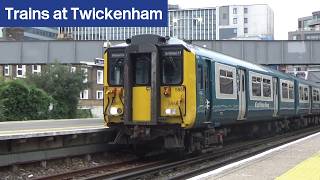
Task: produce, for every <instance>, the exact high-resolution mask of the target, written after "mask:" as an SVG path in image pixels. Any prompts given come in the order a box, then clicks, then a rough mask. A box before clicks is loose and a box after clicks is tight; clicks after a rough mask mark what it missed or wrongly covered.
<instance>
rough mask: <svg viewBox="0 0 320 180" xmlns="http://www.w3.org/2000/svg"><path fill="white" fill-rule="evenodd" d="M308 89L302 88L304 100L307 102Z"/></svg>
mask: <svg viewBox="0 0 320 180" xmlns="http://www.w3.org/2000/svg"><path fill="white" fill-rule="evenodd" d="M308 94H309V89H308V88H304V96H303V97H304V100H306V101H308V100H309V95H308Z"/></svg>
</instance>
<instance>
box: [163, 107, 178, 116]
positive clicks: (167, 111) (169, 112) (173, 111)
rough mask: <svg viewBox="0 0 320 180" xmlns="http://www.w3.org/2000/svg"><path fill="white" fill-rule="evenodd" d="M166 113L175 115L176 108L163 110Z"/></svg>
mask: <svg viewBox="0 0 320 180" xmlns="http://www.w3.org/2000/svg"><path fill="white" fill-rule="evenodd" d="M165 113H166V115H176V114H177V110H176V109H172V108H168V109H166V110H165Z"/></svg>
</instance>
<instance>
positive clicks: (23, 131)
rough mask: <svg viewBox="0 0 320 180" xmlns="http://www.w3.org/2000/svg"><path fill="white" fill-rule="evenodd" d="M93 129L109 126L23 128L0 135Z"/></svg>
mask: <svg viewBox="0 0 320 180" xmlns="http://www.w3.org/2000/svg"><path fill="white" fill-rule="evenodd" d="M80 128H81V130H84V129H93V128H108V127H106V126H104V125H99V126H73V127H68V128H45V129H21V130H11V131H0V135H15V134H19V133H26V132H34V133H42V132H53V131H68V130H77V129H80Z"/></svg>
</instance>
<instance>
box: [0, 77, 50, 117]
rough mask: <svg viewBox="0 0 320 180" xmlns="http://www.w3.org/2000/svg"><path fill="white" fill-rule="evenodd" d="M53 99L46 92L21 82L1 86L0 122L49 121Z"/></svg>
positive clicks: (16, 81) (13, 81)
mask: <svg viewBox="0 0 320 180" xmlns="http://www.w3.org/2000/svg"><path fill="white" fill-rule="evenodd" d="M53 101H54V100H53V99H52V98H51V97H50V96H48V94H47V93H46V92H44V91H43V90H41V89H38V88H36V87H34V86H31V85H27V84H26V83H25V82H23V81H21V80H11V81H7V82H2V83H1V85H0V121H15V120H30V119H47V118H49V117H50V110H49V106H50V104H51V103H53Z"/></svg>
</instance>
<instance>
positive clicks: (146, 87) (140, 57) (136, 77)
mask: <svg viewBox="0 0 320 180" xmlns="http://www.w3.org/2000/svg"><path fill="white" fill-rule="evenodd" d="M130 58H131V60H132V68H133V71H132V72H133V85H132V120H133V121H135V122H149V121H150V119H151V53H135V54H131V57H130Z"/></svg>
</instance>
